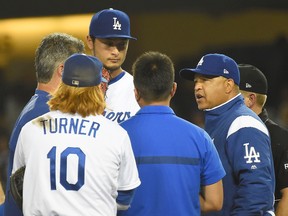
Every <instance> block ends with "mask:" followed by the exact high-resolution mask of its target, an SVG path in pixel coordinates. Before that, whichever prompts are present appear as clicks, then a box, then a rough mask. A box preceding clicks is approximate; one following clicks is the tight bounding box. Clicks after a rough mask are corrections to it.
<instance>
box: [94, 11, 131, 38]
mask: <svg viewBox="0 0 288 216" xmlns="http://www.w3.org/2000/svg"><path fill="white" fill-rule="evenodd" d="M89 35H90V36H93V37H95V38H127V39H134V40H137V39H136V38H134V37H132V36H131V35H130V19H129V17H128V15H127V14H126V13H124V12H122V11H120V10H114V9H113V8H110V9H105V10H101V11H99V12H97V13H96V14H95V15H94V16H93V17H92V19H91V22H90V26H89Z"/></svg>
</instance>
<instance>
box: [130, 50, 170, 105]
mask: <svg viewBox="0 0 288 216" xmlns="http://www.w3.org/2000/svg"><path fill="white" fill-rule="evenodd" d="M132 72H133V76H134V85H135V88H136V89H137V90H138V93H139V94H140V96H141V97H142V98H143V99H144V100H146V101H148V102H151V101H161V100H165V99H167V98H168V96H169V94H170V92H171V89H172V87H173V82H174V78H175V73H174V65H173V62H172V60H171V59H170V58H169V57H168V56H167V55H166V54H163V53H160V52H154V51H150V52H146V53H144V54H142V55H141V56H140V57H138V58H137V59H136V61H135V62H134V64H133V66H132Z"/></svg>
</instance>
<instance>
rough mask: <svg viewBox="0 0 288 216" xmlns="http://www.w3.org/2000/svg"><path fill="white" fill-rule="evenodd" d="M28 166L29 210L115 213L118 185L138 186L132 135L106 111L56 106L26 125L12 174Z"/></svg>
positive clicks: (123, 187) (25, 186) (26, 190)
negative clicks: (79, 111) (85, 112)
mask: <svg viewBox="0 0 288 216" xmlns="http://www.w3.org/2000/svg"><path fill="white" fill-rule="evenodd" d="M24 165H25V166H26V170H25V175H24V184H23V213H24V215H29V216H30V215H61V216H64V215H67V216H79V215H81V216H86V215H87V216H88V215H89V216H100V215H101V216H110V215H111V216H112V215H116V197H117V195H118V194H117V190H124V191H125V190H131V189H134V188H136V187H137V186H139V184H140V180H139V178H138V172H137V167H136V164H135V159H134V155H133V152H132V148H131V143H130V139H129V137H128V134H127V133H126V131H125V130H124V129H122V128H121V127H120V126H119V125H118V124H116V123H115V122H112V121H110V120H108V119H106V118H105V117H104V116H102V115H99V116H89V117H86V118H82V117H81V116H79V115H70V114H63V113H61V112H59V111H52V112H49V113H47V114H45V115H42V116H40V117H38V118H36V119H34V120H32V121H30V122H29V123H27V124H26V125H25V126H24V127H23V128H22V130H21V132H20V135H19V139H18V142H17V147H16V150H15V157H14V166H13V171H12V172H13V173H14V172H15V171H16V170H17V169H18V168H20V167H22V166H24Z"/></svg>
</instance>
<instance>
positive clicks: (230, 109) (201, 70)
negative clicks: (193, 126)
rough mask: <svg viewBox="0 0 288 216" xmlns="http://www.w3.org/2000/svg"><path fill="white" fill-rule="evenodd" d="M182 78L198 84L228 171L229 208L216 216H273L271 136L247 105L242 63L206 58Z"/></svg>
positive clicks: (226, 199) (226, 193)
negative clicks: (241, 75)
mask: <svg viewBox="0 0 288 216" xmlns="http://www.w3.org/2000/svg"><path fill="white" fill-rule="evenodd" d="M180 75H181V76H182V77H183V78H185V79H188V80H192V81H193V82H194V85H193V87H194V93H195V99H196V102H197V105H198V109H200V110H203V111H204V112H205V130H206V131H207V132H208V134H209V135H210V137H211V138H212V140H213V142H214V145H215V146H216V148H217V150H218V153H219V156H220V158H221V161H222V164H223V166H224V169H225V171H226V176H225V177H224V178H223V187H224V203H223V208H222V210H221V211H220V212H213V213H208V214H207V215H213V216H216V215H217V216H218V215H219V216H220V215H221V216H231V215H233V216H244V215H245V216H252V215H263V216H273V215H274V211H273V204H274V189H275V176H274V167H273V157H272V152H271V146H270V137H269V132H268V130H267V128H266V127H265V125H264V123H263V122H262V121H261V119H260V118H259V117H258V116H257V115H256V114H255V113H254V112H253V111H252V110H250V109H249V108H248V107H246V106H245V104H244V101H243V97H242V95H241V93H240V91H239V84H240V74H239V69H238V65H237V63H236V62H235V61H234V60H233V59H232V58H230V57H229V56H226V55H223V54H218V53H212V54H207V55H204V56H203V57H202V58H201V59H200V61H199V63H198V65H197V67H196V68H184V69H182V70H181V71H180Z"/></svg>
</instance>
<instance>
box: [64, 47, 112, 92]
mask: <svg viewBox="0 0 288 216" xmlns="http://www.w3.org/2000/svg"><path fill="white" fill-rule="evenodd" d="M102 68H103V65H102V63H101V62H100V61H99V60H98V58H96V57H94V56H89V55H85V54H80V53H77V54H73V55H71V56H70V57H69V58H68V59H67V60H66V61H65V63H64V70H63V74H62V81H63V83H65V84H66V85H69V86H75V87H91V86H97V85H99V84H100V83H101V82H107V80H106V79H104V78H103V77H102Z"/></svg>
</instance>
